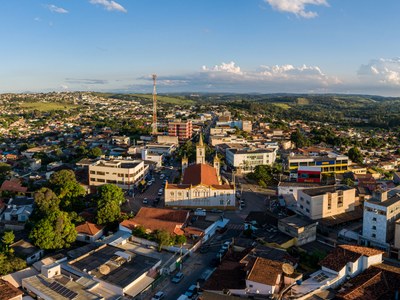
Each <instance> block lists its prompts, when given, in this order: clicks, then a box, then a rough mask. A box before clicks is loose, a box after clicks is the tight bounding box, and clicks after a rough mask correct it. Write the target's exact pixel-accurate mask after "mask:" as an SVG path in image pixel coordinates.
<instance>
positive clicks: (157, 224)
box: [121, 217, 184, 235]
mask: <svg viewBox="0 0 400 300" xmlns="http://www.w3.org/2000/svg"><path fill="white" fill-rule="evenodd" d="M121 225H122V226H124V227H126V228H128V229H130V230H132V229H134V228H135V227H137V226H143V227H144V228H145V229H146V230H149V231H155V230H165V231H167V232H169V233H170V234H176V235H183V234H184V232H183V231H182V229H181V226H182V225H183V224H177V223H176V222H169V221H162V220H157V219H147V218H141V217H134V218H133V219H129V220H124V221H122V222H121Z"/></svg>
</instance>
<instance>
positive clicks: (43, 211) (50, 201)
mask: <svg viewBox="0 0 400 300" xmlns="http://www.w3.org/2000/svg"><path fill="white" fill-rule="evenodd" d="M34 198H35V204H36V207H37V210H38V212H37V213H36V214H37V215H39V214H40V215H47V214H49V213H51V212H55V211H58V210H59V206H60V199H59V198H58V197H57V195H56V194H55V193H54V192H53V191H52V190H51V189H49V188H45V187H43V188H41V189H40V190H38V191H37V192H35V194H34Z"/></svg>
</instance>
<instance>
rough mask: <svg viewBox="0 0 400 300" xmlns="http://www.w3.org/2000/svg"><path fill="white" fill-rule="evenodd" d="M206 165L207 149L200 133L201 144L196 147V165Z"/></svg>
mask: <svg viewBox="0 0 400 300" xmlns="http://www.w3.org/2000/svg"><path fill="white" fill-rule="evenodd" d="M205 163H206V147H205V146H204V143H203V135H202V134H201V133H200V139H199V143H198V144H197V145H196V164H205Z"/></svg>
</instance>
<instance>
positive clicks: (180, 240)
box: [174, 234, 186, 246]
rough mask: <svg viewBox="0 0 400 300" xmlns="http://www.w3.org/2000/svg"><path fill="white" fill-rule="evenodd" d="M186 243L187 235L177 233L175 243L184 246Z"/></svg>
mask: <svg viewBox="0 0 400 300" xmlns="http://www.w3.org/2000/svg"><path fill="white" fill-rule="evenodd" d="M185 243H186V237H185V236H184V235H183V234H179V235H176V236H175V238H174V245H179V246H182V245H183V244H185Z"/></svg>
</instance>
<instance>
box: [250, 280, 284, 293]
mask: <svg viewBox="0 0 400 300" xmlns="http://www.w3.org/2000/svg"><path fill="white" fill-rule="evenodd" d="M250 285H251V286H252V287H250ZM246 287H247V291H248V293H249V294H259V295H272V294H273V293H274V292H275V291H276V292H278V290H277V289H275V286H270V285H266V284H262V283H259V282H255V281H251V280H247V279H246ZM257 291H258V292H257Z"/></svg>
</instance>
